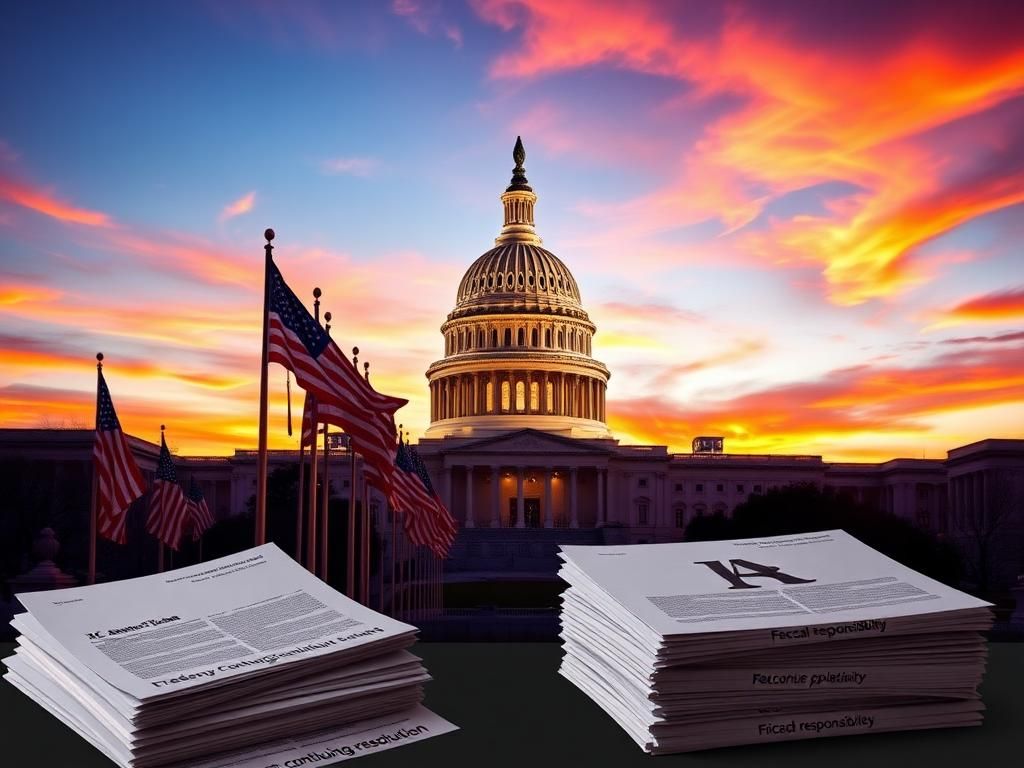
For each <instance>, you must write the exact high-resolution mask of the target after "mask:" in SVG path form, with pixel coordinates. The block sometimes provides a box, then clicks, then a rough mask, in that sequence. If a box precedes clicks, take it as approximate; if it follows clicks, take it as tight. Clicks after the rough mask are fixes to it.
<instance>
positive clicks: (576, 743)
mask: <svg viewBox="0 0 1024 768" xmlns="http://www.w3.org/2000/svg"><path fill="white" fill-rule="evenodd" d="M12 648H13V646H12V645H11V644H10V643H0V657H2V656H7V655H9V653H10V652H11V650H12ZM990 649H991V650H990V656H989V668H988V673H987V674H986V676H985V682H984V684H983V685H982V689H981V692H982V696H983V698H984V700H985V704H986V706H987V707H988V711H987V712H986V715H985V724H984V725H983V726H981V727H980V728H956V729H949V730H945V731H917V732H909V733H879V734H874V735H870V736H846V737H834V738H822V739H814V740H809V741H797V742H782V743H775V744H765V745H757V746H746V747H734V748H731V749H719V750H714V751H710V752H697V753H691V754H686V755H671V756H666V757H657V758H652V757H649V756H647V755H645V754H644V753H643V752H641V750H640V749H639V747H637V746H636V744H635V743H634V742H633V740H632V739H630V738H629V737H628V736H626V734H625V732H624V731H622V730H621V729H620V728H619V727H618V726H617V725H616V724H615V723H614V722H613V721H612V720H611V718H609V717H608V716H607V715H605V714H604V712H603V711H601V710H600V709H599V708H598V707H597V705H595V704H594V703H593V702H591V701H590V699H588V698H587V697H586V696H585V695H584V694H583V693H581V692H580V691H578V690H576V689H575V688H574V687H573V686H572V685H571V684H570V683H569V682H568V681H567V680H565V679H563V678H561V677H559V676H558V675H557V674H556V670H557V668H558V660H559V657H560V656H561V649H560V647H559V646H558V645H555V644H548V643H535V644H525V643H524V644H515V643H437V644H431V643H420V644H418V645H416V646H415V647H414V648H413V650H414V651H415V652H416V653H418V654H419V655H420V656H422V657H423V660H424V662H425V663H426V665H427V668H428V669H429V670H430V673H431V674H432V675H433V676H434V681H433V682H431V683H429V684H428V685H427V699H426V705H427V706H428V707H430V708H431V709H432V710H434V711H435V712H437V713H438V714H439V715H441V716H442V717H445V718H447V719H448V720H450V721H451V722H453V723H455V724H456V725H458V726H459V727H460V728H461V730H459V731H456V732H455V733H451V734H447V735H444V736H438V737H436V738H432V739H428V740H426V741H423V742H420V743H417V744H411V745H409V746H405V747H400V748H396V749H392V750H390V751H387V752H380V753H377V754H374V755H369V756H367V757H363V758H359V759H358V762H356V763H353V764H354V765H358V766H359V767H360V768H363V766H365V767H366V768H387V767H388V766H413V767H414V768H433V767H434V766H452V767H453V768H461V767H462V766H488V768H492V767H493V768H505V767H508V768H512V767H513V766H514V767H515V768H543V767H544V766H564V767H565V768H569V767H570V766H573V767H574V766H588V768H589V766H605V765H608V766H616V767H618V766H631V765H637V766H642V765H646V766H648V768H650V766H651V765H656V766H666V765H680V766H682V765H686V766H722V767H723V768H724V767H725V766H760V765H765V766H777V765H778V766H787V768H790V767H793V768H795V767H797V766H809V767H810V766H813V767H814V768H843V767H844V766H849V767H850V768H854V767H856V768H878V767H879V766H890V765H891V766H909V768H930V767H931V766H945V765H958V766H962V767H963V768H975V767H977V768H982V767H984V768H989V766H996V765H1005V766H1012V765H1021V764H1024V706H1022V704H1024V644H1008V643H1006V644H1000V643H995V644H992V645H991V646H990ZM112 765H113V763H111V762H110V761H109V760H107V759H106V758H105V757H104V756H103V755H101V754H100V753H99V752H97V751H96V750H94V749H93V748H92V747H90V746H89V745H88V744H87V743H86V742H85V741H83V740H82V739H80V738H79V737H78V736H76V735H75V734H74V733H73V732H72V731H71V730H69V729H68V728H66V727H64V726H63V725H62V724H61V723H60V722H59V721H58V720H56V719H55V718H53V717H52V716H50V715H49V714H48V713H47V712H46V711H45V710H43V709H41V708H40V707H38V706H37V705H36V704H35V703H33V702H32V701H31V700H29V699H28V698H26V697H25V696H24V695H22V694H21V693H20V692H19V691H18V690H17V689H15V688H14V687H13V686H11V685H9V684H7V683H3V684H0V766H3V767H6V766H12V767H13V766H18V767H19V768H21V767H22V766H24V767H25V768H37V767H38V768H49V767H50V766H54V767H57V768H110V766H112Z"/></svg>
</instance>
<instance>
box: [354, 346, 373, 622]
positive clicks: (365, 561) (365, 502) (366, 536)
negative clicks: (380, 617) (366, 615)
mask: <svg viewBox="0 0 1024 768" xmlns="http://www.w3.org/2000/svg"><path fill="white" fill-rule="evenodd" d="M352 351H355V350H354V349H353V350H352ZM352 361H353V362H354V361H355V358H354V357H353V358H352ZM357 370H358V369H356V371H357ZM362 376H364V377H365V378H366V380H367V383H368V384H369V383H370V364H369V362H364V364H362ZM352 479H353V480H354V479H355V472H354V471H353V472H352ZM362 521H364V526H362V569H361V570H362V575H361V581H362V604H364V605H366V606H367V607H368V608H369V607H370V523H371V520H370V486H369V485H368V484H367V473H366V467H364V472H362Z"/></svg>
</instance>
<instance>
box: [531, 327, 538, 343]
mask: <svg viewBox="0 0 1024 768" xmlns="http://www.w3.org/2000/svg"><path fill="white" fill-rule="evenodd" d="M538 335H539V334H538V332H537V329H536V328H534V329H533V330H532V331H530V346H531V347H536V346H537V336H538Z"/></svg>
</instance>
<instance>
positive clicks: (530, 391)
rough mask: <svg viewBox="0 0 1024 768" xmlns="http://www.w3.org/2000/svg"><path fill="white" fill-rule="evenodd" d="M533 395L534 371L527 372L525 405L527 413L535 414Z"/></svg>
mask: <svg viewBox="0 0 1024 768" xmlns="http://www.w3.org/2000/svg"><path fill="white" fill-rule="evenodd" d="M531 394H533V371H527V372H526V399H525V401H524V402H523V405H525V406H526V412H527V413H533V407H532V406H533V399H532V398H531V397H530V395H531Z"/></svg>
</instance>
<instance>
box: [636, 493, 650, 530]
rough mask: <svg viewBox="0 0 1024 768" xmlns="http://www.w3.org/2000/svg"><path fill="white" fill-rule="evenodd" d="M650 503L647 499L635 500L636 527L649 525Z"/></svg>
mask: <svg viewBox="0 0 1024 768" xmlns="http://www.w3.org/2000/svg"><path fill="white" fill-rule="evenodd" d="M650 516H651V502H650V500H649V499H637V502H636V523H637V525H650Z"/></svg>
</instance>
